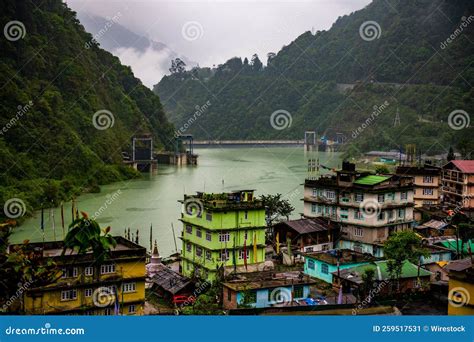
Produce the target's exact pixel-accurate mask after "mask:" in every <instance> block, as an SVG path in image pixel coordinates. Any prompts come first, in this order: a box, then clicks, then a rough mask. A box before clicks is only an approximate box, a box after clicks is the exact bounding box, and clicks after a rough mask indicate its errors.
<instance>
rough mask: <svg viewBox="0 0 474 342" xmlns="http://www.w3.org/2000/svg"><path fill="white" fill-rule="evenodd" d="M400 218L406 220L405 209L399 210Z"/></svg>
mask: <svg viewBox="0 0 474 342" xmlns="http://www.w3.org/2000/svg"><path fill="white" fill-rule="evenodd" d="M398 217H399V218H405V209H398Z"/></svg>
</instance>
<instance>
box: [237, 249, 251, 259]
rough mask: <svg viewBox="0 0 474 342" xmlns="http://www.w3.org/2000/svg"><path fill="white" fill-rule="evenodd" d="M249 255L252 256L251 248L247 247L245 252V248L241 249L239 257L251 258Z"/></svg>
mask: <svg viewBox="0 0 474 342" xmlns="http://www.w3.org/2000/svg"><path fill="white" fill-rule="evenodd" d="M249 256H250V250H249V249H246V250H245V253H244V250H243V249H241V250H240V251H239V259H240V260H244V259H247V260H248V259H249Z"/></svg>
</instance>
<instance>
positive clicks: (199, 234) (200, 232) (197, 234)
mask: <svg viewBox="0 0 474 342" xmlns="http://www.w3.org/2000/svg"><path fill="white" fill-rule="evenodd" d="M196 236H197V237H198V238H200V237H202V230H201V229H199V228H196Z"/></svg>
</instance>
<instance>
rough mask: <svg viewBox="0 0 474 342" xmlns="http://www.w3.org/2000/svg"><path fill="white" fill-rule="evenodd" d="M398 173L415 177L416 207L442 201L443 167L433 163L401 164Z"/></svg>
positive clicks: (414, 195)
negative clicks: (421, 164)
mask: <svg viewBox="0 0 474 342" xmlns="http://www.w3.org/2000/svg"><path fill="white" fill-rule="evenodd" d="M396 174H397V175H400V176H411V177H413V184H414V186H415V187H414V193H413V200H414V202H415V207H421V206H423V205H436V204H439V203H440V197H441V168H439V167H436V166H432V165H425V166H399V167H397V171H396Z"/></svg>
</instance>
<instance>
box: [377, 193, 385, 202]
mask: <svg viewBox="0 0 474 342" xmlns="http://www.w3.org/2000/svg"><path fill="white" fill-rule="evenodd" d="M378 201H379V203H383V202H384V201H385V195H384V194H379V195H378Z"/></svg>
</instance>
